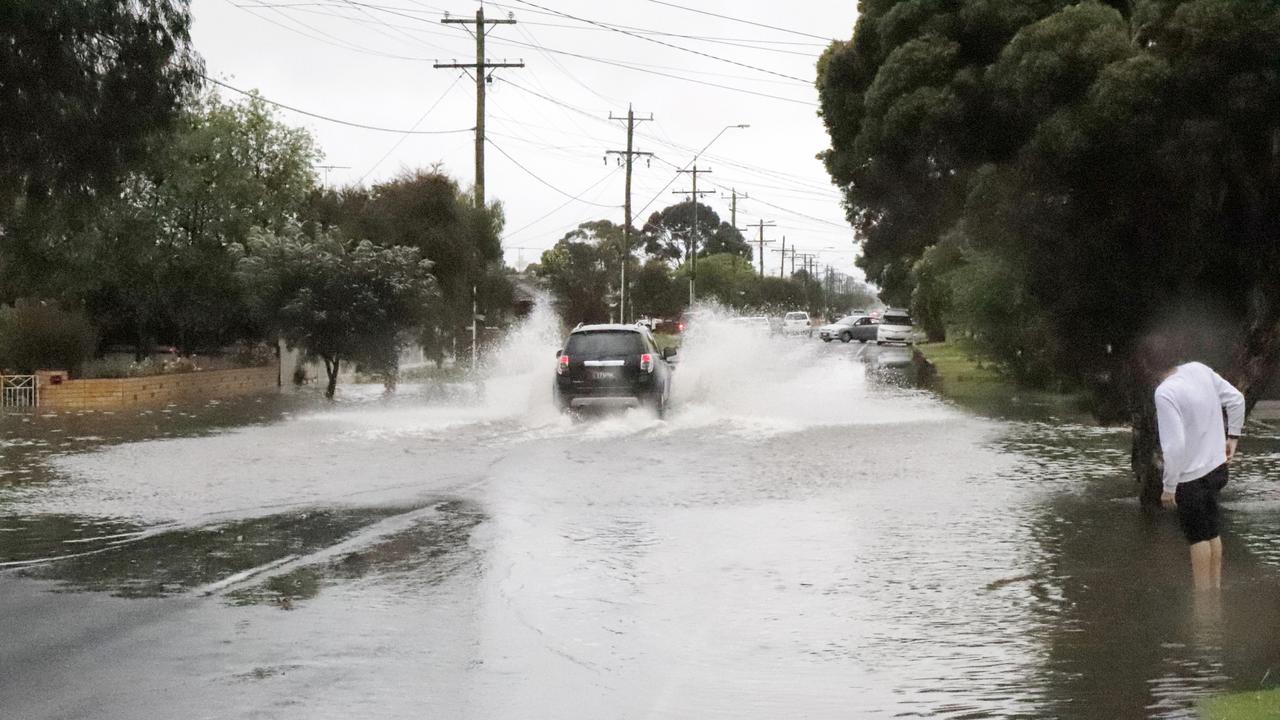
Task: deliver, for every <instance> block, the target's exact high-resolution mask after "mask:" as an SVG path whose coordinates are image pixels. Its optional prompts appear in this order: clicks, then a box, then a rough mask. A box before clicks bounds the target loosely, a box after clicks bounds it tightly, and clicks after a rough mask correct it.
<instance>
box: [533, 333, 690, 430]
mask: <svg viewBox="0 0 1280 720" xmlns="http://www.w3.org/2000/svg"><path fill="white" fill-rule="evenodd" d="M674 355H675V349H674V348H666V349H664V350H662V351H659V350H658V346H657V343H655V342H654V340H653V335H651V334H650V333H649V331H648V329H646V328H644V327H641V326H638V325H581V326H579V327H577V328H576V329H575V330H574V331H573V332H572V333H570V334H569V338H568V339H567V340H566V341H565V343H564V349H563V350H559V351H557V352H556V384H555V400H556V406H557V407H559V408H560V409H561V410H574V409H578V408H583V407H599V406H613V407H639V406H641V405H644V406H648V407H652V408H653V409H655V410H657V412H658V415H659V416H662V415H663V414H664V413H665V412H666V409H667V401H668V399H669V398H670V397H671V365H670V363H669V362H668V361H669V360H670V359H671V358H672V357H673V356H674Z"/></svg>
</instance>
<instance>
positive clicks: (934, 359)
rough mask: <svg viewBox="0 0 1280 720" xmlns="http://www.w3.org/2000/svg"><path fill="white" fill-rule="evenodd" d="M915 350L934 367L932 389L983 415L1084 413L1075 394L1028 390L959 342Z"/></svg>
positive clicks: (923, 346) (924, 345) (922, 346)
mask: <svg viewBox="0 0 1280 720" xmlns="http://www.w3.org/2000/svg"><path fill="white" fill-rule="evenodd" d="M916 350H918V351H919V352H920V354H921V355H923V356H924V357H925V359H926V360H928V361H929V362H930V364H932V365H933V367H934V370H935V371H936V373H937V375H936V378H935V379H934V382H933V389H934V390H935V391H936V392H937V393H938V394H939V395H941V396H943V397H944V398H946V399H948V400H951V401H953V402H955V403H956V404H957V405H961V406H964V407H966V408H969V409H971V410H975V411H977V412H980V413H983V414H990V415H997V416H1002V417H1003V416H1009V415H1022V414H1026V413H1028V412H1031V413H1033V414H1041V413H1043V412H1045V411H1046V410H1048V411H1049V412H1052V413H1055V414H1057V413H1065V414H1070V415H1077V414H1083V410H1082V407H1083V406H1082V402H1081V399H1080V398H1079V397H1078V396H1076V395H1070V394H1063V393H1054V392H1048V391H1045V390H1031V389H1027V388H1024V387H1021V386H1019V385H1018V384H1017V383H1015V382H1013V381H1012V380H1009V379H1008V378H1006V377H1004V376H1003V375H1001V374H1000V373H999V372H998V371H997V370H996V368H995V367H994V366H993V365H992V364H990V363H989V362H986V361H984V360H982V359H981V358H980V357H978V354H977V353H976V352H974V350H973V349H972V347H971V346H969V345H968V344H967V343H964V342H962V341H949V342H942V343H923V344H920V345H917V346H916Z"/></svg>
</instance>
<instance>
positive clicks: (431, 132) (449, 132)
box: [201, 73, 475, 135]
mask: <svg viewBox="0 0 1280 720" xmlns="http://www.w3.org/2000/svg"><path fill="white" fill-rule="evenodd" d="M201 77H203V78H204V79H205V80H208V81H209V82H211V83H213V84H214V85H218V86H220V87H224V88H226V89H228V90H231V91H233V92H237V93H240V94H241V95H244V96H245V97H256V98H258V99H259V100H261V101H263V102H265V103H267V104H269V105H275V106H276V107H278V108H283V109H285V110H289V111H291V112H296V113H298V114H299V115H306V116H307V117H313V118H316V119H317V120H324V121H326V122H331V123H336V124H338V125H346V126H347V127H354V128H360V129H361V130H373V131H375V132H388V133H400V134H402V135H452V134H454V133H464V132H473V131H474V130H475V128H474V127H469V128H458V129H456V130H398V129H395V128H385V127H378V126H376V125H364V124H362V123H357V122H351V121H349V120H340V119H338V118H334V117H329V116H328V115H321V114H319V113H314V112H310V111H309V110H302V109H301V108H296V107H293V106H292V105H285V104H284V103H282V102H276V101H275V100H271V99H270V98H266V97H263V96H262V95H261V94H259V93H256V92H250V91H248V90H241V89H240V88H238V87H234V86H232V85H228V84H227V83H224V82H222V81H221V80H218V79H216V78H212V77H209V76H208V75H205V74H204V73H201Z"/></svg>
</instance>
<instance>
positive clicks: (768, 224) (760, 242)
mask: <svg viewBox="0 0 1280 720" xmlns="http://www.w3.org/2000/svg"><path fill="white" fill-rule="evenodd" d="M775 224H776V223H774V222H773V221H772V220H770V221H769V222H765V221H764V220H761V221H760V222H758V223H756V225H755V227H756V228H758V229H759V231H760V235H759V237H758V238H757V239H756V244H757V245H759V246H760V277H762V278H763V277H764V246H765V245H772V244H773V243H774V242H775V241H773V240H765V239H764V229H765V228H767V227H774V225H775ZM744 229H747V230H749V229H750V227H748V228H744Z"/></svg>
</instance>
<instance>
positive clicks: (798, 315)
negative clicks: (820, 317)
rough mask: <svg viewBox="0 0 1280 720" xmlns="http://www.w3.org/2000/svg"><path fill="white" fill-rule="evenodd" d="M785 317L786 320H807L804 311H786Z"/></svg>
mask: <svg viewBox="0 0 1280 720" xmlns="http://www.w3.org/2000/svg"><path fill="white" fill-rule="evenodd" d="M787 319H788V320H808V319H809V316H808V315H807V314H805V313H800V312H793V313H787Z"/></svg>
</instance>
